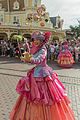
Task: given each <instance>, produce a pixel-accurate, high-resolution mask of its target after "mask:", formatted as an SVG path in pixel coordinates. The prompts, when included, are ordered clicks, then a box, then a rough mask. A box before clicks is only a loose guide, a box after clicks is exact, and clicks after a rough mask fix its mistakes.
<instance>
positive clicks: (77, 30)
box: [70, 24, 80, 38]
mask: <svg viewBox="0 0 80 120" xmlns="http://www.w3.org/2000/svg"><path fill="white" fill-rule="evenodd" d="M70 29H71V32H72V33H73V36H74V37H75V38H78V37H79V36H80V24H79V25H78V26H72V25H70Z"/></svg>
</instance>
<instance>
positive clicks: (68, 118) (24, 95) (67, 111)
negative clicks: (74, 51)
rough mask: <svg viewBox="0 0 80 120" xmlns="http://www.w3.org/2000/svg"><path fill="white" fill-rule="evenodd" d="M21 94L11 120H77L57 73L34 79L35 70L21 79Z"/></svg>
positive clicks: (19, 85) (18, 85) (19, 90)
mask: <svg viewBox="0 0 80 120" xmlns="http://www.w3.org/2000/svg"><path fill="white" fill-rule="evenodd" d="M16 91H17V92H18V93H19V94H20V96H19V97H18V99H17V101H16V104H15V105H14V107H13V109H12V111H11V112H10V120H75V118H74V113H73V111H72V109H71V108H70V106H69V104H70V100H69V99H68V97H67V94H66V92H65V87H64V85H63V84H62V83H61V82H60V80H59V79H58V76H57V74H56V73H53V74H52V75H51V76H46V77H42V78H40V77H37V78H36V77H34V68H33V69H31V70H30V71H29V72H28V73H27V75H26V76H25V77H23V78H21V79H20V80H19V82H18V84H17V87H16Z"/></svg>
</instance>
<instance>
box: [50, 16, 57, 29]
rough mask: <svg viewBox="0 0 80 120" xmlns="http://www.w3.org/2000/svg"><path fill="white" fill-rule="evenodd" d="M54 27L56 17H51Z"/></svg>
mask: <svg viewBox="0 0 80 120" xmlns="http://www.w3.org/2000/svg"><path fill="white" fill-rule="evenodd" d="M50 20H51V22H52V24H53V27H54V26H56V17H50Z"/></svg>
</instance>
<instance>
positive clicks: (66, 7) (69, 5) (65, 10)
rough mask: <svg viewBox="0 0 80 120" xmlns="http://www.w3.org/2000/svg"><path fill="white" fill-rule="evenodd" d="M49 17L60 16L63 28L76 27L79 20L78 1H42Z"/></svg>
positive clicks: (79, 0) (79, 4) (79, 5)
mask: <svg viewBox="0 0 80 120" xmlns="http://www.w3.org/2000/svg"><path fill="white" fill-rule="evenodd" d="M42 4H45V6H46V9H47V11H48V12H49V15H50V16H53V17H55V16H58V15H59V16H61V18H62V19H63V20H64V24H63V28H64V29H68V28H69V26H70V25H73V26H75V25H78V20H80V0H42Z"/></svg>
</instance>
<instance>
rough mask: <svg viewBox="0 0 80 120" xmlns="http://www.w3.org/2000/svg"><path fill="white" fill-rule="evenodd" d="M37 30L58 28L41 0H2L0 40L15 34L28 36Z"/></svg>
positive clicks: (0, 0) (0, 5)
mask: <svg viewBox="0 0 80 120" xmlns="http://www.w3.org/2000/svg"><path fill="white" fill-rule="evenodd" d="M35 30H41V31H48V30H49V31H51V32H52V33H53V35H54V34H55V33H56V30H55V29H54V28H53V24H52V22H51V20H50V17H49V13H48V12H47V11H46V7H45V6H44V5H41V0H0V40H3V39H4V40H7V39H11V38H12V36H13V35H14V34H22V35H24V36H28V35H29V34H31V33H32V32H34V31H35Z"/></svg>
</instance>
